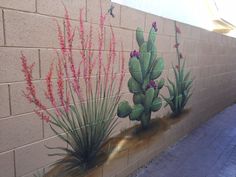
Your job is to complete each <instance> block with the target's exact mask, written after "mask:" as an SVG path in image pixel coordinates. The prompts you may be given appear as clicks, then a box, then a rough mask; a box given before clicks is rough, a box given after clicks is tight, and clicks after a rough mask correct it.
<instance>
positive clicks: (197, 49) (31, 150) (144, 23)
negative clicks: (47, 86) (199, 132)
mask: <svg viewBox="0 0 236 177" xmlns="http://www.w3.org/2000/svg"><path fill="white" fill-rule="evenodd" d="M63 2H64V4H65V5H66V7H67V8H68V11H69V13H70V15H71V18H72V19H73V23H77V22H78V17H79V8H84V11H85V13H86V18H85V20H86V24H89V22H90V20H91V19H93V23H94V24H93V27H94V29H96V28H97V27H98V25H97V19H98V16H99V13H100V8H98V7H99V0H64V1H63ZM109 5H110V2H109V1H108V0H102V7H103V10H104V11H107V10H108V8H109ZM114 13H115V18H111V17H110V18H109V20H108V23H107V27H106V31H105V32H106V35H105V36H106V39H105V41H104V42H105V47H104V50H107V46H108V45H107V44H108V40H107V39H108V38H109V35H108V34H109V30H108V25H109V23H111V24H112V25H113V28H114V32H115V35H116V38H117V42H118V44H119V42H120V41H123V44H124V49H125V55H126V64H127V63H128V59H129V52H130V51H131V50H133V49H137V44H136V40H135V29H136V27H137V26H140V27H141V28H143V29H144V31H145V33H146V36H147V34H148V31H149V29H150V25H151V23H152V22H153V21H157V24H158V36H157V49H158V52H159V55H160V56H163V57H164V60H165V71H164V73H163V76H164V77H165V78H166V77H170V78H171V77H173V71H172V69H171V63H173V64H174V65H175V62H176V53H175V50H174V48H173V45H174V24H173V21H172V20H169V19H165V18H161V17H158V16H154V15H151V14H148V13H144V12H141V11H138V10H134V9H131V8H128V7H124V6H120V5H118V4H115V9H114ZM63 16H64V8H63V5H62V3H61V0H20V1H19V0H1V1H0V176H1V177H22V176H24V177H29V176H32V173H34V172H35V171H36V170H41V171H44V170H47V166H48V165H50V164H52V163H53V162H54V161H55V160H56V158H55V157H48V156H47V154H48V153H50V150H48V149H47V148H46V147H45V146H44V145H45V144H46V145H53V146H66V144H63V143H62V142H60V141H59V140H58V139H57V138H56V137H55V136H54V135H53V133H52V132H51V131H50V129H49V127H48V125H47V124H45V123H43V122H42V121H41V120H40V119H39V118H38V117H37V116H36V115H35V114H34V113H33V112H32V110H33V106H32V105H30V104H29V103H28V102H27V101H26V100H25V98H24V97H23V96H22V89H23V88H24V80H23V74H22V73H21V64H20V60H19V57H20V52H21V51H23V53H24V54H25V55H26V56H27V57H28V59H29V60H30V61H31V62H35V70H34V73H33V74H34V79H35V82H36V84H37V86H38V89H40V88H41V80H42V79H44V78H45V74H46V72H47V70H48V68H49V63H50V61H51V60H52V59H53V56H54V52H53V49H55V48H58V42H57V36H56V24H55V22H54V21H53V20H54V19H56V20H58V21H59V22H60V24H61V25H62V26H63V22H62V20H63V19H62V17H63ZM178 26H179V27H180V29H181V32H182V34H181V41H180V42H181V47H180V48H181V51H182V53H183V55H184V56H185V57H186V64H187V68H188V69H191V70H192V73H193V76H194V77H195V81H194V87H193V91H194V94H193V97H192V99H191V101H190V102H189V104H188V106H189V107H192V114H193V116H191V117H192V123H193V124H194V125H195V126H198V125H199V124H200V123H201V122H202V121H204V120H206V119H207V118H209V117H210V116H212V115H213V114H215V113H217V112H219V111H221V110H222V109H224V108H225V107H226V106H228V105H230V104H232V103H233V102H234V100H235V98H236V91H235V90H236V79H235V78H236V77H235V76H236V70H235V68H236V58H235V57H236V39H234V38H231V37H226V36H223V35H220V34H217V33H213V32H209V31H206V30H203V29H200V28H196V27H192V26H189V25H186V24H182V23H178ZM94 31H96V30H94ZM94 33H95V32H94ZM95 36H96V34H95ZM95 49H96V48H95ZM78 51H79V49H78V48H75V52H78ZM120 51H121V48H120V47H119V46H118V50H117V54H118V55H117V56H119V54H120ZM118 64H119V62H118ZM126 67H127V66H126ZM128 77H129V74H128V73H127V75H126V81H127V80H128ZM123 93H124V95H125V96H124V97H123V98H128V99H131V95H130V94H129V92H128V90H127V86H126V84H125V86H124V89H123ZM162 93H163V94H167V90H165V89H163V90H162ZM168 111H169V110H168V108H166V109H164V108H163V109H162V110H161V111H159V112H158V113H156V114H155V115H154V116H163V115H165V114H166V113H167V112H168ZM120 122H121V123H120V124H119V127H117V128H116V131H115V133H119V131H120V130H123V129H125V128H127V127H130V126H132V125H133V124H134V123H133V122H130V121H129V120H128V119H122V120H120Z"/></svg>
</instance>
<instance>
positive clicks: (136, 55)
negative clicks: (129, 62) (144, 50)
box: [130, 50, 140, 58]
mask: <svg viewBox="0 0 236 177" xmlns="http://www.w3.org/2000/svg"><path fill="white" fill-rule="evenodd" d="M132 57H136V58H139V57H140V52H139V51H136V50H134V51H132V52H130V58H132Z"/></svg>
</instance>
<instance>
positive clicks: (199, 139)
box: [131, 105, 236, 177]
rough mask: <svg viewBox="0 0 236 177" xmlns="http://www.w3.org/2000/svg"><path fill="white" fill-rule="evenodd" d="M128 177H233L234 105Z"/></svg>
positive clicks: (235, 157)
mask: <svg viewBox="0 0 236 177" xmlns="http://www.w3.org/2000/svg"><path fill="white" fill-rule="evenodd" d="M131 176H132V177H236V105H233V106H231V107H229V108H227V109H225V110H224V111H223V112H221V113H219V114H218V115H216V116H214V117H213V118H212V119H210V120H209V121H208V122H206V123H205V124H203V125H202V126H201V127H199V128H198V129H196V130H194V131H193V132H192V133H190V134H189V135H188V136H187V137H185V138H184V139H182V140H180V141H179V142H178V143H177V144H176V145H174V146H173V147H171V148H169V149H167V150H166V151H165V152H163V153H162V154H161V155H160V156H158V157H157V158H155V159H153V160H152V161H151V162H150V163H149V164H147V166H145V167H143V168H141V169H139V170H138V171H137V172H135V173H134V174H133V175H131Z"/></svg>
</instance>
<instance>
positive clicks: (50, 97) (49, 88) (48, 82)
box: [45, 62, 60, 115]
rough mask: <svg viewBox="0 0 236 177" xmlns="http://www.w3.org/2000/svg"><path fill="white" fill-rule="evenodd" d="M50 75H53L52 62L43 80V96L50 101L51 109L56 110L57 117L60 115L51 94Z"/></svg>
mask: <svg viewBox="0 0 236 177" xmlns="http://www.w3.org/2000/svg"><path fill="white" fill-rule="evenodd" d="M52 74H53V62H52V63H51V66H50V70H49V72H48V74H47V76H46V78H45V80H46V84H47V90H46V91H45V96H46V98H47V99H48V100H49V101H50V103H51V105H52V107H53V108H54V109H55V110H56V113H57V115H60V112H59V110H58V107H57V104H56V100H55V97H54V93H53V84H52Z"/></svg>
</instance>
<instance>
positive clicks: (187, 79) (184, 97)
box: [162, 22, 193, 116]
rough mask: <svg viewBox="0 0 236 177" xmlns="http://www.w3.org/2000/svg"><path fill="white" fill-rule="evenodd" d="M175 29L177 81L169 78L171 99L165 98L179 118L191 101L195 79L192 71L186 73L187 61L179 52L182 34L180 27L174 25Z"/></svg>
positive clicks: (175, 72) (175, 69) (168, 86)
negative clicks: (192, 76)
mask: <svg viewBox="0 0 236 177" xmlns="http://www.w3.org/2000/svg"><path fill="white" fill-rule="evenodd" d="M174 27H175V45H174V48H175V49H176V54H177V60H178V64H177V65H176V66H172V69H173V71H174V76H175V81H172V80H170V79H169V78H168V84H167V86H166V87H167V88H168V92H169V97H164V96H162V97H163V99H164V100H165V101H166V105H165V106H167V105H169V106H170V108H171V111H172V112H173V116H178V115H180V114H181V113H182V111H183V110H184V107H185V105H186V104H187V102H188V100H189V99H190V97H191V95H192V92H191V88H192V83H193V79H192V78H191V71H186V69H185V59H184V58H183V54H182V53H181V52H180V51H179V45H180V43H179V41H178V38H179V36H180V34H181V31H180V29H179V27H178V26H177V25H176V22H175V23H174Z"/></svg>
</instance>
